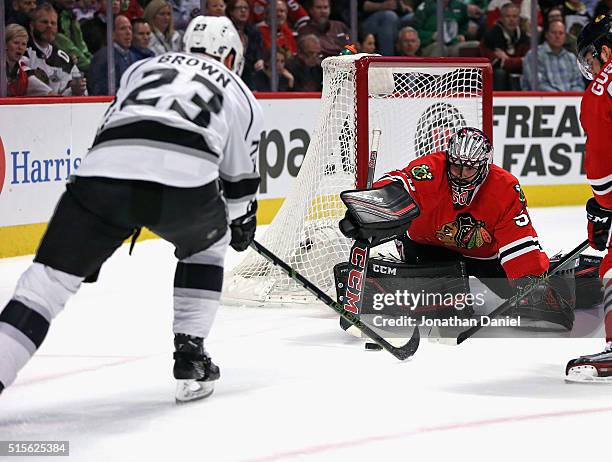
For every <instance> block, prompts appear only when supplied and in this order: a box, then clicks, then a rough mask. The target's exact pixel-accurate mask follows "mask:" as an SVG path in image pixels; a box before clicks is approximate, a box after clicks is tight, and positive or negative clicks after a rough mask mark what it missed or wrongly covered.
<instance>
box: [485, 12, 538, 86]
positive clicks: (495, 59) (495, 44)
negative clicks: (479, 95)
mask: <svg viewBox="0 0 612 462" xmlns="http://www.w3.org/2000/svg"><path fill="white" fill-rule="evenodd" d="M519 20H520V19H519V8H518V6H516V5H515V4H514V3H506V4H505V5H504V6H502V8H501V16H500V18H499V21H498V22H497V24H496V25H495V27H493V28H492V29H491V30H489V31H488V32H486V33H485V35H484V37H483V38H482V41H481V43H480V51H481V53H482V55H483V56H486V57H487V58H489V59H490V60H491V64H492V65H493V89H494V90H519V89H520V85H519V82H518V80H517V79H516V78H513V77H514V76H517V77H518V75H519V74H521V73H522V72H523V57H524V56H525V54H526V53H527V51H529V46H530V40H529V37H527V35H525V34H524V33H523V32H522V31H521V29H520V27H519Z"/></svg>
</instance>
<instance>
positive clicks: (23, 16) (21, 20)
mask: <svg viewBox="0 0 612 462" xmlns="http://www.w3.org/2000/svg"><path fill="white" fill-rule="evenodd" d="M35 9H36V0H13V12H12V13H11V14H10V15H8V16H7V19H6V23H7V24H19V25H20V26H22V27H25V29H26V34H27V30H28V28H29V27H30V19H31V18H32V13H33V12H34V10H35Z"/></svg>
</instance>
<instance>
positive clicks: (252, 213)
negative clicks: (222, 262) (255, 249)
mask: <svg viewBox="0 0 612 462" xmlns="http://www.w3.org/2000/svg"><path fill="white" fill-rule="evenodd" d="M256 228H257V201H256V200H254V201H253V202H251V204H250V205H249V208H248V211H247V213H245V214H244V215H242V216H241V217H238V218H236V219H235V220H233V221H232V222H231V223H230V231H231V233H232V240H231V241H230V245H231V246H232V248H233V249H234V250H235V251H237V252H242V251H244V250H246V249H247V248H248V247H249V245H251V242H253V239H255V229H256Z"/></svg>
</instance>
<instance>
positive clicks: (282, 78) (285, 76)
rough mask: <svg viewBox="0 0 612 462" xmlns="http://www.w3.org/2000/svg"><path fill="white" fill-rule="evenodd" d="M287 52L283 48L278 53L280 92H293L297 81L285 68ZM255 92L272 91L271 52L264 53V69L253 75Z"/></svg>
mask: <svg viewBox="0 0 612 462" xmlns="http://www.w3.org/2000/svg"><path fill="white" fill-rule="evenodd" d="M286 58H287V55H286V51H284V50H283V49H282V48H281V49H279V50H278V51H277V52H276V72H277V73H278V91H293V85H294V83H295V79H294V78H293V75H291V72H289V71H288V70H287V68H286V67H285V60H286ZM253 90H254V91H272V69H271V67H270V50H266V51H264V68H263V69H261V70H259V71H257V72H255V74H253Z"/></svg>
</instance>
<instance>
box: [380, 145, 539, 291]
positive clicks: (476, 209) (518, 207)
mask: <svg viewBox="0 0 612 462" xmlns="http://www.w3.org/2000/svg"><path fill="white" fill-rule="evenodd" d="M398 180H399V181H401V182H403V184H404V186H405V188H406V189H407V190H408V192H409V193H410V195H411V196H412V197H413V198H414V200H415V201H416V203H417V204H418V206H419V208H420V210H421V214H420V215H419V216H418V217H417V218H416V219H415V220H414V221H413V222H412V223H411V225H410V228H409V229H408V236H409V237H410V239H412V240H413V241H415V242H417V243H420V244H426V245H434V246H444V247H448V248H449V249H451V250H454V251H456V252H458V253H460V254H462V255H465V256H467V257H473V258H480V259H487V260H488V259H494V258H499V260H500V262H501V265H502V266H503V268H504V270H505V272H506V275H507V276H508V278H510V279H515V278H519V277H522V276H527V275H540V274H542V273H543V272H544V271H546V270H548V266H549V261H548V257H547V256H546V254H545V253H544V252H543V251H542V249H541V247H540V244H539V242H538V235H537V233H536V232H535V230H534V228H533V226H532V224H531V219H530V218H529V214H528V212H527V202H526V200H525V196H524V194H523V191H522V190H521V187H520V185H519V183H518V180H517V179H516V178H515V177H514V176H513V175H512V174H511V173H509V172H507V171H505V170H504V169H502V168H500V167H498V166H496V165H490V170H489V174H488V176H487V178H486V180H485V181H484V182H483V183H482V185H481V186H480V189H479V190H478V191H477V193H476V195H475V197H474V198H473V200H472V202H471V203H470V205H468V206H465V207H463V208H460V209H456V208H454V207H453V203H452V198H451V188H450V185H449V182H448V177H447V174H446V156H445V154H444V153H442V152H438V153H435V154H430V155H428V156H425V157H419V158H417V159H415V160H413V161H412V162H410V164H408V166H407V167H406V168H404V169H402V170H395V171H392V172H389V173H387V174H386V175H384V176H383V177H382V178H381V179H380V180H379V181H377V182H376V183H375V184H374V186H375V187H377V186H383V185H385V184H388V183H389V182H391V181H398Z"/></svg>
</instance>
